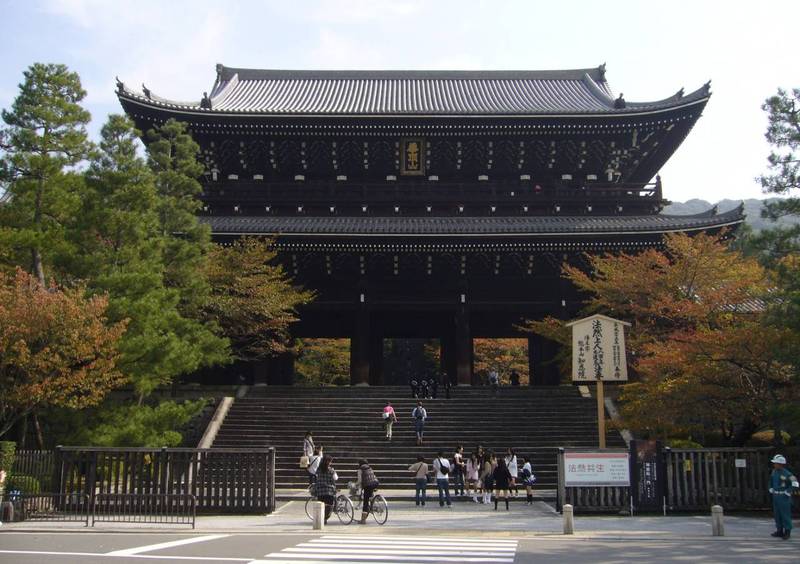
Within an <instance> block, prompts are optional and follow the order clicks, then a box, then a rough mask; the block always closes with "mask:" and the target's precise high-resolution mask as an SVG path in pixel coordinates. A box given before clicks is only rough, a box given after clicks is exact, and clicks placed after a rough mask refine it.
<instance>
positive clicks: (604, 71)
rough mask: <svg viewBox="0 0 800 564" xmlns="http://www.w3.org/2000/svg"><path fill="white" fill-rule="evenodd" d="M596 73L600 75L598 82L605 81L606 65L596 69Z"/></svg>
mask: <svg viewBox="0 0 800 564" xmlns="http://www.w3.org/2000/svg"><path fill="white" fill-rule="evenodd" d="M597 72H598V73H600V80H602V81H603V82H605V81H606V64H605V63H603V64H602V65H600V66H599V67H597Z"/></svg>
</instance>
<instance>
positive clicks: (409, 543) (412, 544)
mask: <svg viewBox="0 0 800 564" xmlns="http://www.w3.org/2000/svg"><path fill="white" fill-rule="evenodd" d="M309 543H310V544H314V545H319V546H342V545H346V546H353V547H355V546H358V547H364V548H367V547H371V546H386V547H390V546H397V547H404V546H408V547H412V548H413V547H425V548H457V549H459V548H471V547H476V548H491V549H492V550H512V551H513V550H516V549H517V546H516V545H508V544H495V543H486V544H474V543H473V544H465V543H457V542H449V541H448V542H433V541H421V542H417V541H410V540H409V541H390V540H386V541H355V542H352V541H351V542H348V541H347V540H346V539H343V540H321V539H320V540H312V541H309Z"/></svg>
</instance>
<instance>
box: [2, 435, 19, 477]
mask: <svg viewBox="0 0 800 564" xmlns="http://www.w3.org/2000/svg"><path fill="white" fill-rule="evenodd" d="M16 450H17V443H15V442H13V441H0V470H5V471H6V472H11V467H12V466H14V458H15V454H14V453H15V451H16Z"/></svg>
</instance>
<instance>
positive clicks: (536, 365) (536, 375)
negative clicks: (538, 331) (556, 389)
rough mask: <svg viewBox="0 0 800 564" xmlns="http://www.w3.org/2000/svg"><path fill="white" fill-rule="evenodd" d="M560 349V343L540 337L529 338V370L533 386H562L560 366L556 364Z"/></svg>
mask: <svg viewBox="0 0 800 564" xmlns="http://www.w3.org/2000/svg"><path fill="white" fill-rule="evenodd" d="M558 347H559V345H558V343H556V342H555V341H551V340H550V339H545V338H544V337H542V336H540V335H534V336H533V337H529V338H528V370H529V374H530V385H531V386H557V385H558V384H560V379H561V378H560V375H559V372H558V364H557V363H556V362H554V359H555V357H556V355H557V354H558Z"/></svg>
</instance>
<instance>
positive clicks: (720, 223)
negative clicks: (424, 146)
mask: <svg viewBox="0 0 800 564" xmlns="http://www.w3.org/2000/svg"><path fill="white" fill-rule="evenodd" d="M201 220H202V221H204V222H206V223H208V224H209V225H210V226H211V230H212V232H214V233H215V234H220V235H223V234H237V235H238V234H265V235H279V234H280V235H300V236H326V235H329V236H340V237H343V236H354V237H363V236H374V237H382V236H389V237H391V236H405V237H434V236H435V237H448V236H454V237H464V236H478V237H480V236H501V237H502V236H507V237H509V236H510V237H515V236H526V235H527V236H565V235H592V234H648V233H653V234H657V233H667V232H673V231H697V230H702V229H713V228H717V227H724V226H728V225H730V226H733V225H736V224H738V223H741V222H742V221H744V215H743V213H742V208H741V207H739V208H736V209H734V210H731V211H728V212H726V213H723V214H719V215H715V216H709V215H707V214H700V215H696V216H693V215H684V216H680V215H647V216H526V217H519V216H516V217H396V216H394V217H375V216H371V217H370V216H367V217H358V216H330V217H328V216H287V217H281V216H209V217H202V218H201Z"/></svg>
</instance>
